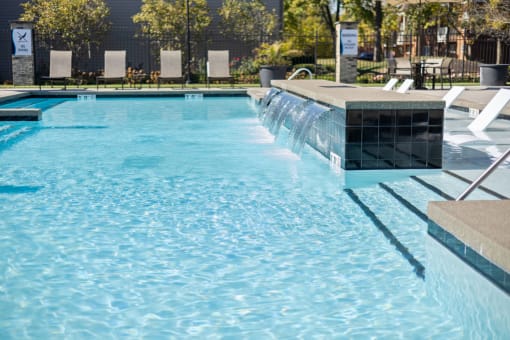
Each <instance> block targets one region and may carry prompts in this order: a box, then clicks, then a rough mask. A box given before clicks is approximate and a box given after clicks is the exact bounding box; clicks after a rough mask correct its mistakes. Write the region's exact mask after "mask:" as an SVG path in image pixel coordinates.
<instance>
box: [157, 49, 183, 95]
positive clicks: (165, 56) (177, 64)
mask: <svg viewBox="0 0 510 340" xmlns="http://www.w3.org/2000/svg"><path fill="white" fill-rule="evenodd" d="M160 58H161V61H160V63H161V70H160V72H161V73H160V75H159V77H158V89H159V86H160V84H161V81H165V80H167V81H176V82H177V81H178V82H180V83H181V87H182V88H184V76H183V74H182V53H181V51H180V50H178V51H165V50H161V52H160Z"/></svg>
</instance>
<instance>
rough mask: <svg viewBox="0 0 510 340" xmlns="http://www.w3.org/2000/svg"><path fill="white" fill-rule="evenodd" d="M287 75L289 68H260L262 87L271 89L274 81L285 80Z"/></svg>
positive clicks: (263, 66)
mask: <svg viewBox="0 0 510 340" xmlns="http://www.w3.org/2000/svg"><path fill="white" fill-rule="evenodd" d="M286 74H287V66H283V65H282V66H269V65H267V66H266V65H262V66H260V71H259V75H260V86H262V87H271V80H272V79H285V75H286Z"/></svg>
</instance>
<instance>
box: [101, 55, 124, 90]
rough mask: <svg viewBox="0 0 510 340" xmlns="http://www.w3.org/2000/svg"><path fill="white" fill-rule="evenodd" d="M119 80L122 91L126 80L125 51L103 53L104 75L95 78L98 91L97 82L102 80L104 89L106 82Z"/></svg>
mask: <svg viewBox="0 0 510 340" xmlns="http://www.w3.org/2000/svg"><path fill="white" fill-rule="evenodd" d="M115 79H119V80H120V81H121V82H122V89H124V81H125V79H126V51H105V52H104V75H102V76H98V77H96V86H97V89H98V90H99V81H100V80H102V81H103V82H104V84H105V87H106V81H107V80H115Z"/></svg>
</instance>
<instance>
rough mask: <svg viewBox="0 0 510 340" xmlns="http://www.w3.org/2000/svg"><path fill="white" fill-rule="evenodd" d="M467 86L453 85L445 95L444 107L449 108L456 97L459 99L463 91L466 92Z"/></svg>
mask: <svg viewBox="0 0 510 340" xmlns="http://www.w3.org/2000/svg"><path fill="white" fill-rule="evenodd" d="M465 89H466V88H465V87H464V86H452V88H451V89H450V91H448V92H447V93H446V94H445V95H444V96H443V100H444V103H445V105H444V109H445V110H448V109H449V108H450V106H452V104H453V102H454V101H455V99H457V98H458V97H459V96H460V94H461V93H462V92H464V90H465Z"/></svg>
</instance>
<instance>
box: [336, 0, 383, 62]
mask: <svg viewBox="0 0 510 340" xmlns="http://www.w3.org/2000/svg"><path fill="white" fill-rule="evenodd" d="M344 2H345V7H346V10H347V13H348V15H349V16H350V17H352V18H353V19H354V20H356V21H359V22H361V23H364V24H365V25H367V26H368V27H370V28H371V29H372V30H373V31H374V33H375V41H374V60H375V61H380V60H382V58H383V49H382V29H383V18H384V15H383V14H384V12H383V6H382V2H381V1H373V0H345V1H344Z"/></svg>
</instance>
